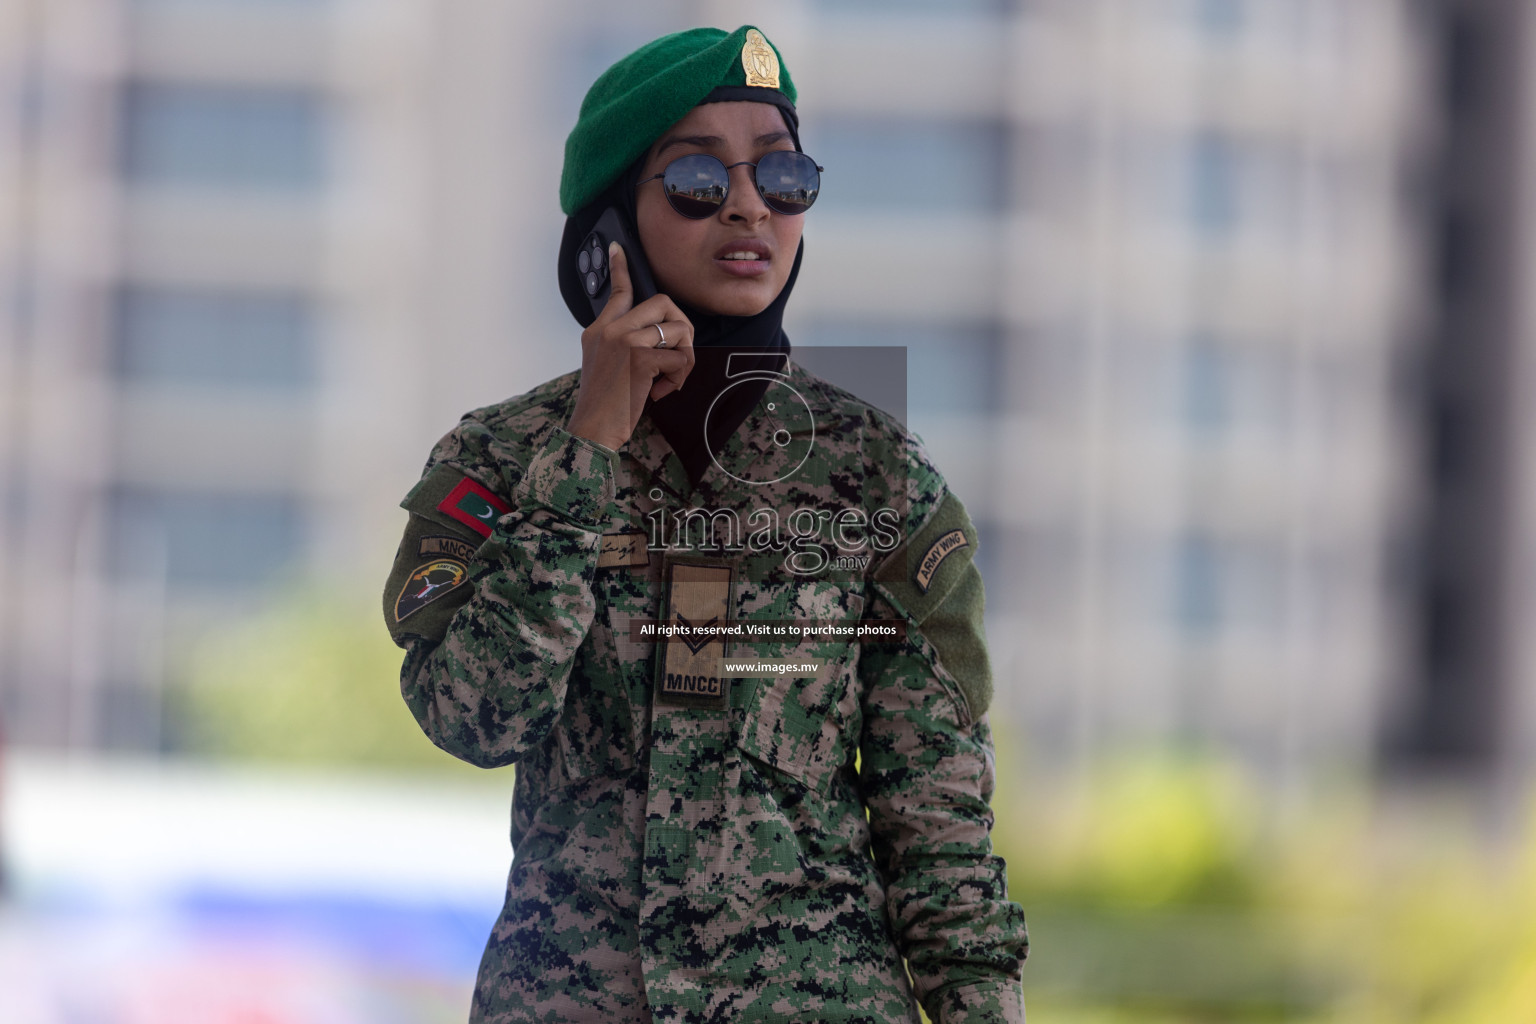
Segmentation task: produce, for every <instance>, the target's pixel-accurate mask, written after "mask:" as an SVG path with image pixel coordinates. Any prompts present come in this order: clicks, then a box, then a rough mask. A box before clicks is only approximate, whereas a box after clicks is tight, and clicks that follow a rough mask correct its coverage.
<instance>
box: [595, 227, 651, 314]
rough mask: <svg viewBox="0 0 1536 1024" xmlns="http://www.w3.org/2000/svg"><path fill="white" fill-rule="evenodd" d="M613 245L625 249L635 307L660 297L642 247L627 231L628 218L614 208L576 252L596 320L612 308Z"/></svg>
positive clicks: (625, 259)
mask: <svg viewBox="0 0 1536 1024" xmlns="http://www.w3.org/2000/svg"><path fill="white" fill-rule="evenodd" d="M609 242H618V243H619V245H621V246H623V247H624V261H625V265H626V266H627V267H628V268H629V283H630V284H631V285H632V286H633V287H634V289H635V305H637V306H638V305H639V304H640V303H642V302H644V301H645V300H646V299H648V298H650V297H651V296H652V295H655V294H656V280H655V278H653V277H652V276H651V268H650V265H649V264H647V263H646V262H645V254H644V253H643V252H642V251H641V249H640V244H639V243H638V242H636V241H635V240H634V239H632V238H631V237H630V235H629V232H628V231H626V230H625V229H624V218H622V217H620V216H619V211H618V210H617V209H615V208H614V207H612V206H610V207H608V209H606V210H604V211H603V213H602V216H600V217H598V219H597V223H596V224H595V225H593V227H592V230H591V231H590V232H589V233H588V234H587V237H586V238H584V239H582V242H581V248H579V249H577V250H576V271H577V275H578V276H579V277H580V278H581V287H582V290H583V291H585V292H586V293H587V301H588V302H590V303H591V304H592V315H593V316H594V317H596V316H597V315H598V314H599V313H601V312H602V311H603V307H604V306H606V305H608V296H609V295H611V294H612V293H613V289H612V288H611V287H610V283H611V282H610V279H609V276H608V243H609Z"/></svg>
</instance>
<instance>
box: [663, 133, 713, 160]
mask: <svg viewBox="0 0 1536 1024" xmlns="http://www.w3.org/2000/svg"><path fill="white" fill-rule="evenodd" d="M724 141H725V140H724V139H722V138H720V136H718V135H674V136H672V137H671V138H670V139H666V140H664V141H663V142H662V144H661V145H659V146H657V147H656V155H657V156H660V155H661V154H662V153H665V152H666V151H667V148H668V147H669V146H698V147H699V148H700V149H708V148H709V147H710V146H718V145H720V144H721V143H722V142H724Z"/></svg>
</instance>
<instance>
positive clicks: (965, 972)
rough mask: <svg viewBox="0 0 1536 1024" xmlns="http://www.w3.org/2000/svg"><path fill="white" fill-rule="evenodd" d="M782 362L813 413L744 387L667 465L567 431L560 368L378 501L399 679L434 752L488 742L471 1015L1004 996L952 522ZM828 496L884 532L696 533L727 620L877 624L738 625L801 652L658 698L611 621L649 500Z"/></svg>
mask: <svg viewBox="0 0 1536 1024" xmlns="http://www.w3.org/2000/svg"><path fill="white" fill-rule="evenodd" d="M788 382H789V384H790V385H791V386H792V387H793V388H794V389H796V391H798V393H799V394H800V395H803V396H804V398H805V403H806V409H814V413H813V414H812V415H813V416H814V423H807V422H800V421H796V419H795V416H794V415H793V414H791V415H789V416H786V415H785V410H784V409H783V408H780V409H778V410H777V411H776V412H775V411H770V410H773V409H774V404H775V403H773V402H771V401H769V400H768V399H770V398H771V397H772V394H771V393H770V395H768V396H766V397H765V399H764V400H763V401H762V402H760V403H759V404H758V406H757V407H756V409H755V411H754V412H752V413H751V414H750V415H749V416H748V418H747V421H746V422H745V423H743V425H742V427H741V428H740V429H738V430H737V431H736V433H735V434H734V435H733V436H732V438H731V439H730V441H729V442H728V444H727V446H726V449H725V451H724V452H723V453H722V454H721V457H720V459H719V460H717V463H716V465H715V466H713V467H711V468H710V470H709V471H708V472H706V474H705V476H704V478H703V479H702V480H701V481H700V483H699V485H698V487H697V488H694V487H693V486H692V485H691V484H690V483H689V480H688V478H687V476H686V474H685V473H684V471H683V468H682V466H681V464H680V463H679V461H678V459H677V457H676V456H675V455H673V454H672V452H671V450H670V448H669V447H668V445H667V444H666V442H665V440H664V439H663V438H662V436H661V434H660V433H659V431H657V430H655V429H654V427H652V425H651V424H650V421H649V419H648V418H647V417H642V418H641V420H640V424H639V426H638V427H637V429H636V431H635V433H634V436H633V437H632V438H631V439H630V441H629V442H628V443H627V444H626V445H625V446H624V447H623V449H621V450H620V451H619V452H617V453H615V452H612V451H609V450H608V449H606V448H603V447H602V446H600V445H596V444H593V443H591V442H588V441H585V440H583V439H580V438H576V437H574V436H572V435H571V434H569V433H567V432H566V431H565V430H564V429H563V425H564V424H565V422H566V420H567V418H568V417H569V414H570V410H571V407H572V405H573V403H574V401H575V392H576V385H577V375H576V374H574V373H573V374H570V375H567V376H565V377H561V378H559V379H557V380H554V381H551V382H550V383H548V384H545V385H543V386H541V387H539V388H537V389H535V390H534V391H532V392H529V393H528V394H526V395H524V396H522V397H519V398H515V399H512V400H510V401H507V402H504V403H502V404H500V405H496V406H491V407H488V408H485V409H481V410H477V411H475V412H471V413H469V414H468V415H466V416H465V417H464V419H463V420H462V421H461V422H460V423H459V425H458V426H457V427H455V428H454V429H453V430H452V431H451V432H450V433H449V434H448V435H447V436H446V437H444V438H443V440H442V441H441V442H439V443H438V445H437V447H436V448H435V449H434V450H433V452H432V455H431V458H430V459H429V461H428V463H427V468H426V472H425V475H424V476H423V478H422V480H421V482H420V483H419V484H418V485H417V486H416V487H415V488H414V489H412V491H411V492H410V494H409V495H408V496H407V497H406V498H405V500H404V501H402V503H401V504H402V505H403V507H405V508H406V509H407V510H408V511H409V512H410V513H411V516H410V520H409V524H408V526H407V528H406V533H405V537H404V540H403V541H402V542H401V547H400V551H399V554H398V556H397V559H396V564H395V572H394V573H393V575H392V576H391V578H390V581H389V583H388V584H387V589H386V592H385V595H384V606H385V618H386V620H387V621H388V623H389V626H390V629H391V633H392V635H393V636H394V638H395V640H396V642H397V643H399V644H400V645H401V646H402V647H404V648H405V649H406V651H407V653H406V657H405V663H404V667H403V669H402V674H401V689H402V691H403V693H404V696H405V700H406V703H407V704H408V705H409V706H410V709H411V712H412V713H413V714H414V715H415V717H416V720H417V721H418V722H419V723H420V725H421V728H422V729H423V730H424V731H425V732H426V734H427V735H428V736H429V737H430V738H431V739H432V741H433V742H434V743H436V744H437V745H438V746H439V747H441V748H443V749H444V750H446V751H448V752H450V753H452V754H454V755H456V756H458V757H460V758H463V759H464V760H466V761H469V762H471V763H473V764H476V765H481V766H484V767H495V766H501V765H508V764H513V763H515V764H516V765H517V773H516V779H515V784H514V795H513V812H512V845H513V848H514V851H515V858H514V861H513V864H512V870H511V874H510V877H509V880H508V888H507V895H506V902H505V905H504V907H503V909H502V911H501V915H500V918H499V920H498V921H497V923H496V926H495V929H494V931H493V933H492V935H491V937H490V940H489V942H488V945H487V948H486V951H485V956H484V959H483V960H482V963H481V967H480V973H479V978H478V981H477V985H476V991H475V997H474V1003H473V1011H472V1017H471V1019H472V1020H473V1021H486V1022H491V1021H495V1022H513V1021H576V1020H592V1021H644V1020H652V1019H654V1020H658V1021H679V1022H684V1021H686V1022H705V1021H720V1022H724V1021H732V1022H735V1021H774V1022H786V1024H787V1022H802V1021H853V1020H859V1021H880V1022H885V1021H916V1020H917V1012H916V1004H915V1003H914V999H913V995H914V992H913V989H914V988H915V995H916V997H917V1000H919V1001H921V1004H922V1006H923V1008H924V1009H925V1010H926V1011H927V1013H928V1015H929V1017H930V1018H931V1019H932V1020H934V1021H936V1022H943V1024H950V1022H961V1021H964V1022H982V1021H985V1022H989V1024H990V1022H998V1024H1001V1022H1004V1021H1008V1022H1013V1021H1022V1020H1023V1019H1024V1008H1023V996H1022V993H1021V989H1020V982H1019V977H1020V968H1021V967H1022V962H1023V959H1024V957H1025V954H1026V952H1027V948H1028V939H1027V937H1026V935H1025V928H1024V918H1023V912H1022V911H1021V910H1020V908H1019V907H1018V906H1017V905H1016V904H1014V903H1012V902H1010V901H1009V900H1008V897H1007V892H1006V882H1005V877H1004V871H1003V863H1002V861H1001V859H999V858H997V857H995V856H993V855H992V853H991V845H990V840H989V831H990V828H991V824H992V816H991V811H990V808H989V800H990V797H991V792H992V786H993V755H992V744H991V737H990V733H989V731H988V726H987V721H986V718H985V715H984V712H985V706H986V701H987V700H988V698H989V697H990V675H989V674H988V668H987V662H986V655H985V646H984V643H985V642H984V639H983V638H982V636H981V633H980V607H981V601H982V593H981V587H980V576H979V574H978V573H977V572H976V569H975V567H974V565H973V563H972V556H973V554H974V551H975V531H974V529H973V528H972V527H971V524H970V522H969V520H968V519H967V518H966V516H965V512H964V509H963V508H962V507H961V506H960V505H959V502H958V501H957V500H956V499H954V498H953V497H952V496H950V495H949V494H948V492H947V490H946V488H945V486H944V483H943V480H942V478H941V477H940V476H939V475H938V473H937V472H936V471H935V470H934V469H933V467H932V466H931V464H930V463H929V461H928V459H927V457H926V455H925V454H924V452H923V450H922V449H921V447H920V446H919V445H918V444H917V443H916V442H915V441H914V440H912V439H911V437H910V436H909V435H908V434H907V433H906V431H905V430H904V429H903V428H902V427H901V426H900V424H899V423H898V422H896V421H894V420H892V419H891V418H890V417H888V416H886V415H885V414H884V413H881V412H879V411H878V410H875V409H873V408H872V407H870V406H868V405H867V404H865V403H863V402H860V401H858V400H857V399H855V398H853V397H852V396H851V395H849V394H848V393H847V392H845V391H842V390H841V389H838V388H836V387H834V386H833V385H831V384H829V383H827V382H825V381H822V380H820V379H819V378H816V377H813V376H811V375H809V374H806V373H805V372H804V371H802V370H800V369H799V368H798V367H793V368H791V370H790V377H789V378H788ZM781 397H782V396H781ZM779 404H780V405H781V406H782V404H783V403H782V402H781V403H779ZM805 411H806V410H805V409H802V410H800V412H801V414H803V413H804V412H805ZM802 419H803V415H802ZM812 428H814V444H811V445H809V446H808V447H805V446H802V447H801V448H799V449H797V448H796V447H795V446H794V445H790V446H788V447H785V446H784V440H785V438H786V437H787V436H788V434H793V435H795V436H796V437H797V438H799V439H800V440H804V439H805V438H806V437H808V436H809V432H810V431H811V429H812ZM786 431H787V432H788V434H786ZM774 436H777V438H778V443H777V444H775V443H773V442H772V441H770V440H767V439H769V438H772V437H774ZM786 451H787V452H789V454H788V455H787V456H786V455H785V452H786ZM797 451H808V452H809V455H808V457H805V458H804V461H803V462H801V463H800V464H799V465H798V467H795V466H789V465H787V464H786V465H775V464H774V460H775V459H780V460H781V461H782V460H783V459H785V458H787V459H788V460H789V461H790V462H793V461H794V459H795V458H797V457H799V456H798V455H797V454H796V452H797ZM733 466H734V467H737V468H739V467H748V470H746V471H743V472H741V473H739V474H734V475H733V474H732V473H726V472H720V471H719V470H720V469H721V468H722V467H725V468H731V467H733ZM753 467H755V468H753ZM764 467H767V469H766V470H764ZM781 471H783V479H778V476H779V475H780V474H781ZM754 472H755V473H756V476H755V477H754V476H753V473H754ZM738 476H739V477H740V479H738V478H737V477H738ZM754 479H756V480H761V481H772V482H763V483H756V484H754V483H752V482H750V481H752V480H754ZM850 507H851V508H854V509H862V510H864V513H872V512H873V511H874V510H877V509H879V508H892V509H899V510H900V514H901V516H902V519H901V520H899V521H897V522H896V527H897V529H896V530H895V531H892V532H891V533H890V535H889V536H888V537H887V538H886V539H887V540H888V541H889V539H890V538H891V537H896V536H899V537H901V539H902V540H903V542H904V546H903V547H901V548H899V549H897V550H894V551H893V552H889V553H887V552H885V551H877V550H874V535H873V534H872V533H871V534H869V536H867V537H865V538H864V539H865V540H868V541H869V546H867V547H865V549H864V555H865V556H869V557H868V567H867V568H865V569H863V570H861V571H856V572H853V573H851V574H850V573H844V574H843V576H844V577H845V578H844V579H842V580H841V581H832V580H830V579H829V576H830V575H833V574H831V573H829V572H826V571H823V572H822V573H820V574H816V573H814V572H806V571H803V569H804V566H802V571H796V572H791V571H789V570H788V569H787V568H786V565H785V561H786V551H785V550H783V549H778V548H772V547H771V544H769V542H770V541H771V540H772V539H773V538H772V535H771V534H764V535H762V536H761V537H760V538H759V539H760V540H761V541H762V542H763V543H762V544H760V545H759V547H761V548H762V550H754V549H753V548H751V547H750V546H746V545H743V544H742V539H741V537H740V536H737V537H735V538H734V541H735V544H736V548H737V549H736V550H731V549H730V544H729V543H726V542H729V541H731V540H732V538H731V537H729V536H723V535H722V536H723V540H722V537H717V538H716V540H717V541H721V544H720V545H718V546H719V547H720V548H721V550H720V551H718V552H717V553H723V554H724V555H725V556H726V558H727V561H728V562H729V564H733V565H734V566H735V567H736V572H735V576H734V580H733V582H732V583H731V585H730V588H729V596H728V599H727V600H728V603H729V611H728V615H727V616H726V618H727V619H728V620H733V621H744V622H754V621H786V620H797V621H807V620H809V621H813V622H823V623H824V622H828V621H835V620H860V619H865V620H868V619H887V620H902V621H904V622H905V623H906V625H907V627H908V628H907V632H906V636H905V639H904V640H901V641H900V642H886V643H854V642H849V641H847V640H845V639H840V638H836V639H823V638H818V639H817V640H815V641H814V642H805V643H802V644H801V645H800V646H798V647H795V646H790V645H786V644H784V643H783V642H782V641H781V642H779V644H778V645H777V646H773V645H767V644H764V645H747V644H741V643H738V644H737V645H736V646H735V647H734V648H733V650H734V651H735V652H737V653H745V654H746V655H747V657H749V658H750V657H754V656H758V655H760V656H764V657H779V658H785V657H800V658H805V659H812V660H815V661H817V662H819V663H820V665H821V667H820V669H819V671H818V672H816V673H815V674H814V675H810V676H800V677H797V676H794V675H780V676H771V675H769V676H765V677H763V678H746V677H740V678H734V679H725V680H724V684H725V685H724V687H723V688H724V690H726V691H727V692H726V694H725V695H724V696H723V697H722V698H721V699H720V701H719V703H718V704H717V705H716V706H712V707H709V706H697V705H687V704H684V705H681V706H679V705H675V704H673V703H670V702H664V701H662V700H661V699H660V691H659V689H658V687H659V682H658V675H657V673H656V671H655V665H654V661H655V660H656V658H657V657H660V656H661V655H662V653H663V651H662V648H664V647H669V646H676V644H675V642H674V644H672V645H666V644H657V643H654V642H651V641H646V640H644V639H639V638H637V637H636V636H635V635H633V632H632V630H631V623H632V622H635V621H639V620H657V619H663V618H665V615H666V608H665V606H664V604H663V602H664V600H665V595H664V592H665V590H666V588H665V587H664V585H663V573H664V563H665V562H666V561H667V558H668V557H669V556H668V555H667V554H666V553H665V552H663V551H659V550H655V548H656V547H657V546H663V545H666V544H668V543H671V542H670V541H668V540H667V538H668V536H674V539H676V536H680V535H668V534H667V533H666V532H665V529H664V527H665V525H666V524H667V523H668V522H672V523H673V524H674V525H675V523H676V522H677V520H676V514H677V513H678V512H679V511H680V510H685V509H688V508H703V509H721V508H733V509H738V510H741V518H743V519H747V518H749V515H750V513H752V512H758V513H763V512H764V511H766V510H773V511H776V512H777V514H778V515H779V517H780V523H781V524H782V522H783V520H784V519H786V518H787V517H789V516H792V515H794V514H795V512H796V511H797V510H803V509H811V510H813V511H812V512H811V513H810V514H811V515H812V516H815V517H817V518H816V521H817V522H819V523H820V524H822V526H823V527H825V526H826V524H828V523H829V522H835V521H836V516H837V515H838V513H840V512H843V513H844V514H845V515H846V514H847V513H846V512H845V511H844V510H846V509H848V508H850ZM864 513H856V514H855V515H854V518H855V519H857V518H858V515H860V514H864ZM669 514H670V515H672V516H673V517H674V518H673V519H672V520H668V519H666V516H667V515H669ZM727 518H728V517H727ZM768 521H771V517H762V518H759V519H757V520H755V521H753V524H761V523H763V522H768ZM717 522H718V524H719V525H721V526H722V528H724V527H729V526H730V525H731V523H730V522H726V521H717ZM657 523H661V524H662V528H661V532H657V530H658V528H657ZM810 523H811V520H809V519H806V518H804V516H803V515H802V517H801V519H800V525H801V526H802V527H805V526H808V525H810ZM747 528H748V529H751V528H752V525H748V526H747ZM803 532H808V531H803ZM855 533H856V531H855ZM637 534H639V535H640V536H637ZM647 534H649V537H648V536H647ZM786 535H789V534H786ZM826 536H827V534H826V532H825V530H823V532H822V533H821V534H820V535H819V537H820V539H821V540H825V539H826ZM648 539H655V540H657V544H650V543H647V540H648ZM859 539H860V538H859V537H858V536H855V537H854V538H853V540H854V541H858V540H859ZM846 540H848V537H847V536H845V537H844V538H843V539H842V540H838V541H836V543H837V544H838V545H840V546H841V545H843V543H844V541H846ZM675 546H676V545H674V547H675ZM854 546H855V547H857V546H858V545H857V543H855V544H854ZM885 546H886V547H887V548H889V547H890V545H889V544H887V545H885ZM800 550H802V551H803V552H807V553H808V557H809V558H810V559H811V562H812V563H814V561H815V555H816V552H815V551H810V550H808V548H807V547H806V545H801V548H800ZM817 550H822V549H817ZM919 563H921V564H919ZM850 564H854V565H857V564H858V559H857V558H856V560H855V561H854V562H853V563H850ZM913 566H916V568H915V569H914V568H913ZM725 675H728V673H725V672H722V676H725ZM903 961H905V966H904V963H903ZM909 971H910V979H911V980H910V982H909Z"/></svg>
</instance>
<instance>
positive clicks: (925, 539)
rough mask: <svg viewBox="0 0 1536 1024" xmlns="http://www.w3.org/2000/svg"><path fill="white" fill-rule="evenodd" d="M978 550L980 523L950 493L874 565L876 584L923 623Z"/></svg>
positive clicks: (906, 614)
mask: <svg viewBox="0 0 1536 1024" xmlns="http://www.w3.org/2000/svg"><path fill="white" fill-rule="evenodd" d="M975 555H976V527H974V526H972V525H971V517H970V516H969V515H967V514H966V511H965V506H964V505H963V504H961V502H960V499H959V498H957V497H955V496H954V495H953V494H950V493H946V494H945V495H944V497H943V499H942V500H941V501H940V502H939V505H938V508H936V509H935V510H934V513H933V515H931V516H929V517H928V521H927V522H926V523H924V524H923V525H922V526H921V527H920V528H919V529H918V531H917V533H916V534H914V535H913V536H911V537H908V538H907V539H906V543H905V544H903V545H902V546H901V547H899V548H897V549H896V550H895V551H893V552H892V553H891V554H890V556H889V557H887V558H886V560H885V561H884V562H882V563H881V564H880V566H879V568H877V569H876V570H875V578H874V582H875V586H876V587H877V588H878V589H879V590H880V592H881V593H883V594H884V595H885V596H886V597H887V598H889V599H890V601H891V603H892V604H894V605H895V606H896V609H897V610H898V611H900V612H901V613H902V614H903V615H905V616H907V618H909V619H911V620H912V621H913V622H916V623H921V622H922V621H923V620H924V619H926V618H927V617H928V616H929V615H930V614H931V613H932V612H933V610H934V609H935V608H937V607H938V606H939V605H940V604H942V603H943V601H944V598H945V597H947V596H949V592H950V591H951V590H952V589H954V587H955V585H956V584H957V583H959V582H960V580H961V579H962V578H963V577H964V575H965V570H966V568H967V567H968V566H969V565H970V564H971V560H972V559H973V558H974V557H975Z"/></svg>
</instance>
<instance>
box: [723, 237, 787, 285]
mask: <svg viewBox="0 0 1536 1024" xmlns="http://www.w3.org/2000/svg"><path fill="white" fill-rule="evenodd" d="M772 263H773V256H772V254H771V253H770V252H769V250H768V246H767V245H765V244H764V243H762V242H759V241H757V240H756V239H743V240H740V241H736V242H731V243H728V244H726V245H723V246H721V247H720V249H719V250H718V251H716V253H715V266H717V267H719V268H720V269H721V270H723V271H725V272H726V273H727V274H730V275H732V276H734V277H757V276H758V275H760V274H766V273H767V272H768V268H769V267H770V266H771V265H772Z"/></svg>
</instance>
